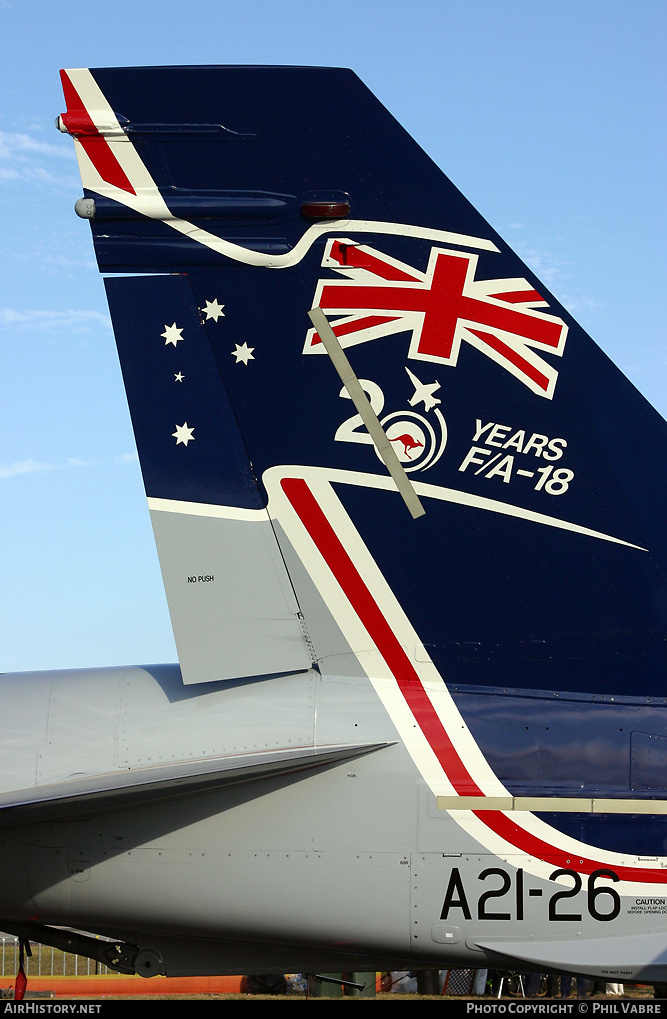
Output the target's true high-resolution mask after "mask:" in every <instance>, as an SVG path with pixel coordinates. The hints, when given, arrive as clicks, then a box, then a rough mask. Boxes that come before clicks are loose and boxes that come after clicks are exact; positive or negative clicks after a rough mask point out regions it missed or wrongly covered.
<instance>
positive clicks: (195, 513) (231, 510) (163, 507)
mask: <svg viewBox="0 0 667 1019" xmlns="http://www.w3.org/2000/svg"><path fill="white" fill-rule="evenodd" d="M147 501H148V508H149V509H150V510H157V511H158V512H161V513H185V514H187V515H188V516H191V517H221V518H223V519H225V520H250V521H257V522H260V523H261V522H263V521H266V520H268V519H269V514H268V511H267V510H265V509H243V507H241V506H216V505H214V504H213V503H207V502H181V501H180V500H179V499H155V498H152V497H150V496H149V498H148V500H147Z"/></svg>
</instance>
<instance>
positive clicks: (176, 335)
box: [160, 322, 183, 347]
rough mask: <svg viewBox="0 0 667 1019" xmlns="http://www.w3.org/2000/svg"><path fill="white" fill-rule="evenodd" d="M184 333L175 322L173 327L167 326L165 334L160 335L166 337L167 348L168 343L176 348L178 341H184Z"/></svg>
mask: <svg viewBox="0 0 667 1019" xmlns="http://www.w3.org/2000/svg"><path fill="white" fill-rule="evenodd" d="M182 332H183V330H182V329H179V328H178V326H177V325H176V323H175V322H174V324H173V325H171V326H168V325H165V327H164V332H163V333H160V336H164V345H165V347H166V346H167V344H168V343H173V345H174V346H176V344H177V343H178V341H179V340H182V339H183V337H182V336H181V333H182Z"/></svg>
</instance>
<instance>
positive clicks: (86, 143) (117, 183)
mask: <svg viewBox="0 0 667 1019" xmlns="http://www.w3.org/2000/svg"><path fill="white" fill-rule="evenodd" d="M60 78H61V80H62V85H63V92H64V93H65V102H66V103H67V113H64V114H63V116H62V120H63V123H64V125H65V127H66V128H67V130H68V131H69V132H70V134H72V135H73V136H74V137H75V138H76V139H77V140H78V141H79V142H80V143H81V145H82V146H83V148H84V150H85V152H86V155H87V156H88V158H89V159H90V161H91V163H92V164H93V166H94V167H95V169H96V170H97V172H98V173H99V175H100V177H101V178H102V180H105V181H106V182H107V184H112V185H113V187H117V188H120V189H121V191H128V192H129V193H130V194H132V195H136V191H135V190H134V188H133V187H132V185H131V184H130V181H129V180H128V178H127V177H126V175H125V171H124V170H123V167H122V166H121V165H120V163H119V162H118V160H117V159H116V157H115V156H114V154H113V152H112V151H111V147H110V145H109V143H108V141H107V140H106V138H104V137H103V136H102V135H101V134H100V132H99V131H98V130H97V127H96V126H95V124H94V122H93V120H92V118H91V116H90V114H89V113H88V110H87V109H86V107H85V106H84V104H83V100H82V99H81V97H80V96H79V93H78V92H77V90H76V89H75V88H74V85H73V84H72V82H71V81H70V79H69V77H68V76H67V74H66V73H65V71H61V72H60Z"/></svg>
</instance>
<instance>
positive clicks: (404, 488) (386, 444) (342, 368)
mask: <svg viewBox="0 0 667 1019" xmlns="http://www.w3.org/2000/svg"><path fill="white" fill-rule="evenodd" d="M308 317H309V318H310V321H311V322H312V323H313V325H314V326H315V329H316V330H317V334H318V336H319V338H320V339H321V340H322V343H323V344H324V348H325V350H326V352H327V354H328V355H329V357H330V358H331V362H332V364H333V366H334V368H335V369H336V371H337V372H338V374H339V376H340V380H341V382H342V383H343V385H344V386H345V388H346V390H347V393H348V396H349V397H350V399H351V400H352V403H353V404H354V406H355V407H356V409H357V413H358V414H359V415H360V416H361V420H362V421H363V423H364V425H365V426H366V430H367V432H368V434H369V435H370V437H371V439H372V440H373V442H374V444H375V448H376V449H377V451H378V454H379V456H380V458H381V459H382V461H383V463H384V465H385V467H386V468H387V470H388V471H389V473H390V474H391V476H392V478H393V480H394V483H395V485H396V488H397V489H398V491H399V493H400V494H401V496H402V497H403V501H404V502H405V505H406V506H407V507H408V509H409V511H410V513H411V515H412V517H413V518H414V519H415V520H416V519H417V517H421V516H423V515H424V513H425V512H426V510H425V509H424V507H423V506H422V504H421V502H420V500H419V496H418V495H417V493H416V492H415V490H414V488H413V487H412V483H411V482H410V479H409V477H408V476H407V474H406V473H405V470H404V469H403V465H402V464H401V461H400V460H399V459H398V457H397V456H396V451H395V450H394V448H393V446H392V445H391V443H390V441H389V439H388V438H387V435H386V433H385V430H384V428H383V427H382V425H381V424H380V422H379V420H378V417H377V414H376V413H375V411H374V410H373V408H372V407H371V405H370V402H369V400H368V397H367V396H366V394H365V392H364V391H363V389H362V387H361V383H360V382H359V379H358V378H357V376H356V375H355V374H354V371H353V369H352V365H351V364H350V362H349V361H348V359H347V357H346V356H345V353H344V352H343V348H342V347H341V345H340V343H339V342H338V337H337V336H336V334H335V332H334V331H333V329H332V328H331V326H330V325H329V322H328V321H327V317H326V315H325V314H324V312H323V311H322V309H321V308H312V309H311V311H309V312H308Z"/></svg>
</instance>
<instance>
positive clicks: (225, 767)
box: [0, 743, 390, 828]
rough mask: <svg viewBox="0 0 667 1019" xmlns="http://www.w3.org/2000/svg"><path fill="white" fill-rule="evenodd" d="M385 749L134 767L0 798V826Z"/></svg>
mask: <svg viewBox="0 0 667 1019" xmlns="http://www.w3.org/2000/svg"><path fill="white" fill-rule="evenodd" d="M389 745H390V744H388V743H366V744H345V745H340V744H339V745H330V746H323V747H298V748H296V749H294V750H278V751H275V752H272V753H266V754H264V753H257V754H246V755H241V756H234V757H222V758H219V757H218V758H213V759H210V760H208V761H194V762H193V761H190V762H188V763H186V764H183V763H179V764H172V765H167V766H165V767H155V768H138V769H134V770H132V771H123V772H117V773H115V774H111V775H95V776H92V777H91V776H86V777H85V778H77V779H73V780H70V781H67V782H59V783H54V784H52V785H43V786H38V787H36V788H34V789H19V790H17V791H15V792H9V793H3V795H2V800H1V801H0V827H2V828H6V827H9V826H11V825H16V824H27V823H32V822H37V821H40V822H41V821H55V820H64V819H66V818H73V817H77V816H80V815H82V814H85V815H86V816H88V815H90V814H91V813H102V812H104V811H107V810H120V809H123V808H126V807H136V806H139V805H145V804H147V803H152V802H155V801H157V800H165V799H175V798H178V797H180V796H186V795H192V794H193V793H203V792H209V791H211V790H213V789H221V788H223V787H228V786H233V785H238V784H240V783H242V782H243V783H245V782H253V781H257V780H259V779H264V778H270V777H276V776H278V775H287V774H294V773H297V772H301V771H306V770H309V769H313V768H324V767H327V766H328V765H333V764H338V763H339V762H340V761H347V760H350V759H352V758H356V757H361V756H363V755H364V754H369V753H373V752H374V751H375V750H381V749H382V748H383V747H385V746H389Z"/></svg>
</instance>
